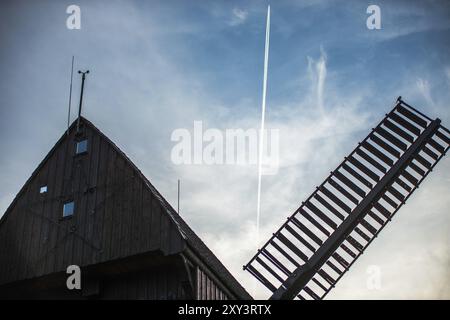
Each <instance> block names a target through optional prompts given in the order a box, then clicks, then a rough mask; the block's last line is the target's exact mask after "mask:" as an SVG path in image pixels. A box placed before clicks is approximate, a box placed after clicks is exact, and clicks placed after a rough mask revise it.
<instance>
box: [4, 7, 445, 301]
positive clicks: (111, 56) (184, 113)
mask: <svg viewBox="0 0 450 320" xmlns="http://www.w3.org/2000/svg"><path fill="white" fill-rule="evenodd" d="M269 3H270V4H271V10H272V16H271V47H270V57H269V81H268V97H267V99H268V100H267V114H266V120H267V125H268V127H270V128H276V129H279V130H280V140H281V146H280V148H281V149H280V157H281V159H280V161H281V163H280V170H279V173H278V174H277V175H275V176H267V177H264V178H263V194H262V213H261V214H262V229H261V232H262V236H261V237H262V238H265V236H266V235H270V234H271V233H272V232H273V231H274V230H275V229H276V227H277V226H279V224H280V223H281V222H282V221H283V220H284V218H285V217H286V216H287V215H288V214H290V213H291V212H292V210H294V209H295V208H297V206H298V205H299V204H300V202H301V201H302V200H304V198H306V196H308V195H309V194H310V193H311V192H312V191H313V187H314V186H315V185H317V184H318V183H320V182H321V181H322V180H323V179H324V178H325V177H326V175H327V173H328V172H329V171H330V170H332V169H333V168H334V167H336V166H337V164H338V163H339V162H340V161H341V160H342V158H343V157H344V156H345V155H346V154H348V153H349V152H350V151H351V149H352V148H353V147H354V146H355V145H356V143H357V142H358V141H360V140H361V139H362V138H363V137H364V136H365V135H367V133H368V130H369V128H371V127H373V126H374V125H375V124H376V123H377V122H378V121H379V120H380V119H381V117H382V116H383V115H384V114H385V113H386V112H388V111H389V110H390V108H391V107H392V104H393V102H394V100H395V99H396V98H397V96H399V95H401V96H403V98H404V99H405V101H407V102H408V103H410V104H412V105H414V106H416V107H417V108H419V109H420V110H422V111H423V112H424V113H426V114H427V115H429V116H431V117H439V118H441V119H442V120H443V123H444V124H447V127H448V126H449V124H450V109H449V105H448V103H449V101H450V93H449V92H450V90H449V89H450V55H449V52H450V36H449V35H450V29H449V28H450V6H449V4H448V2H446V1H414V2H412V1H395V2H394V1H376V2H372V1H370V2H367V1H325V0H319V1H311V0H308V1H276V2H275V1H273V2H269V1H145V2H144V1H2V2H1V4H0V8H1V10H0V41H1V43H2V49H1V50H0V67H1V70H2V76H1V78H0V148H1V150H3V152H2V153H1V155H0V180H1V181H2V184H1V185H0V215H1V214H2V213H3V212H4V211H5V210H6V208H7V206H8V205H9V203H10V202H11V201H12V199H13V197H14V196H15V194H16V193H17V192H18V191H19V189H20V188H21V186H22V185H23V183H24V182H25V181H26V179H27V178H28V177H29V175H30V174H31V173H32V171H33V170H34V169H35V167H36V166H37V164H38V163H39V162H40V161H41V160H42V158H43V157H44V156H45V155H46V153H47V152H48V151H49V150H50V148H51V147H52V146H53V145H54V143H55V142H56V140H57V139H58V138H59V137H60V135H61V134H62V132H63V131H64V129H65V127H66V119H67V104H68V103H67V101H68V89H69V75H70V61H71V56H72V55H75V68H76V69H75V71H76V70H78V69H83V70H84V69H90V70H91V73H90V74H89V76H88V79H87V82H86V91H85V100H84V101H85V103H84V110H83V114H84V115H85V116H86V117H87V118H88V119H89V120H91V121H92V122H93V123H94V124H95V125H96V126H98V127H99V128H100V129H101V130H102V131H103V132H104V133H105V134H106V135H108V136H109V137H110V138H111V139H112V140H113V141H114V142H116V143H117V144H118V146H119V147H120V148H121V149H122V150H123V151H124V152H125V153H127V155H128V156H129V157H130V158H131V159H132V160H133V161H134V162H135V163H136V165H137V166H138V167H139V168H140V169H141V170H142V171H143V172H144V174H145V175H146V176H147V177H148V178H149V179H150V180H151V181H152V182H153V183H154V185H155V186H156V187H157V188H158V189H159V190H160V191H161V192H162V194H163V195H165V196H166V197H167V199H168V200H169V201H170V202H171V203H172V204H175V200H176V181H177V179H178V178H181V180H182V187H183V193H182V205H181V208H182V214H183V216H184V217H185V219H186V220H187V221H188V222H189V223H190V224H191V226H192V227H193V229H194V230H196V231H197V232H198V234H199V235H200V236H201V237H202V238H203V239H205V241H206V243H207V244H208V245H209V246H210V247H211V248H212V249H213V251H214V252H216V253H217V255H218V256H219V257H220V258H221V260H222V261H223V262H224V264H225V265H226V266H227V267H228V268H229V269H230V270H231V271H232V272H233V274H235V276H236V277H237V278H238V279H239V280H240V281H242V282H243V283H244V284H245V285H246V287H247V288H249V290H250V291H252V290H253V291H252V292H253V293H254V294H255V296H257V297H266V296H267V292H266V291H265V290H264V289H262V288H261V287H259V286H258V285H257V284H254V283H253V282H252V279H251V276H250V275H249V274H245V273H244V272H243V271H242V270H241V266H242V265H243V264H244V263H246V262H247V260H248V259H249V258H250V257H251V256H252V254H253V253H254V252H255V250H254V249H255V248H254V247H253V246H252V245H251V244H252V241H251V239H250V238H249V237H250V236H251V235H254V233H253V232H254V217H255V210H256V183H257V175H256V168H254V167H252V166H248V167H245V166H243V167H236V166H176V165H173V164H172V163H171V161H170V150H171V148H172V146H173V142H172V141H170V135H171V132H172V131H173V130H175V129H177V128H188V129H191V128H192V126H193V121H194V120H202V121H203V122H204V124H205V125H207V126H208V127H212V128H219V129H226V128H253V127H255V128H257V127H258V126H259V121H260V108H261V91H262V74H263V69H262V66H263V50H264V33H265V14H266V10H267V5H268V4H269ZM71 4H76V5H79V6H80V8H81V30H69V29H67V28H66V19H67V17H68V14H66V8H67V7H68V6H69V5H71ZM370 4H377V5H378V6H379V7H380V9H381V27H382V28H381V30H368V29H367V27H366V19H367V17H368V14H367V13H366V9H367V7H368V6H369V5H370ZM74 80H75V81H74V91H73V92H74V99H73V104H72V105H73V106H74V107H75V108H76V106H77V104H78V94H79V83H80V81H79V78H78V76H77V75H76V76H75V79H74ZM319 83H322V86H319ZM319 97H320V98H319ZM320 101H322V102H320ZM74 117H75V112H73V113H72V120H73V119H74ZM449 169H450V164H449V161H448V159H445V160H443V162H442V164H440V165H439V166H438V168H437V170H436V172H435V173H434V174H433V175H431V176H430V179H428V181H426V182H425V183H424V186H426V187H424V188H423V190H421V191H420V192H418V194H417V195H415V196H413V197H412V198H411V201H410V202H411V203H409V205H408V206H407V207H405V208H404V209H403V210H402V211H401V212H400V213H399V218H398V220H397V221H394V222H393V226H389V227H388V228H386V230H385V231H384V233H385V234H384V235H382V236H381V237H380V240H379V242H378V241H377V243H374V244H373V248H371V249H369V250H368V254H367V256H364V257H363V258H361V260H360V261H359V262H358V263H357V264H355V266H354V270H352V272H350V273H349V274H348V275H346V276H345V277H344V279H343V280H342V282H341V283H340V285H339V286H338V287H337V288H336V289H335V291H334V292H333V295H331V296H330V297H334V298H347V297H355V295H356V296H357V297H362V298H379V297H386V298H432V297H446V298H450V287H449V285H450V284H449V283H448V279H449V274H448V270H449V269H450V268H449V263H450V257H449V255H448V252H449V251H450V250H448V249H449V245H450V239H449V237H448V234H449V230H448V229H449V225H450V218H448V207H449V205H450V202H449V200H448V199H447V196H446V195H447V194H448V184H449V181H450V175H449V174H448V172H450V170H449ZM430 196H431V197H432V199H433V201H432V205H431V206H428V207H424V205H423V203H424V202H425V199H426V198H427V197H428V198H429V197H430ZM424 211H426V213H427V214H426V215H424ZM430 217H432V218H430ZM211 221H214V223H211ZM236 221H239V223H236ZM411 237H413V238H414V240H411ZM381 238H382V239H381ZM425 240H427V242H425ZM393 243H394V244H396V245H395V246H394V245H393ZM397 246H398V247H397ZM394 250H400V251H401V252H403V254H400V253H399V252H394ZM371 252H372V253H371ZM399 259H400V262H399ZM430 259H431V260H433V261H434V263H432V264H429V263H428V261H430ZM373 264H376V265H379V266H380V267H381V268H382V270H383V275H384V279H385V281H384V282H383V283H384V285H383V289H382V290H378V291H371V290H368V289H367V288H366V277H367V274H366V268H367V266H368V265H373ZM399 265H403V266H409V267H405V268H406V271H402V270H399ZM423 270H426V271H427V272H424V271H423ZM424 274H425V275H424ZM411 279H415V280H414V282H412V281H411ZM444 279H446V281H443V280H444Z"/></svg>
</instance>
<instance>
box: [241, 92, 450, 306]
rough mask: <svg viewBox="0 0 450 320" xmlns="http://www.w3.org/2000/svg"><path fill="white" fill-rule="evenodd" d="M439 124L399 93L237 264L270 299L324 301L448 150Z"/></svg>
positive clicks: (449, 136)
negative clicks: (372, 125) (368, 130)
mask: <svg viewBox="0 0 450 320" xmlns="http://www.w3.org/2000/svg"><path fill="white" fill-rule="evenodd" d="M440 122H441V121H440V120H439V119H436V120H432V119H430V118H429V117H427V116H425V115H424V114H422V113H421V112H419V111H417V110H416V109H414V108H413V107H411V106H409V105H408V104H406V103H405V102H404V101H402V100H401V99H400V98H399V99H398V100H397V103H396V106H395V107H394V109H393V110H392V111H391V112H390V113H389V114H387V115H386V117H385V118H384V119H383V120H382V121H381V122H380V123H379V124H378V126H377V127H376V128H374V129H373V130H372V132H371V133H370V134H369V135H368V136H367V137H366V138H365V139H364V140H363V141H362V142H361V143H359V144H358V146H357V147H356V148H355V149H354V150H353V151H352V152H351V153H350V155H349V156H348V157H346V158H345V160H344V161H343V162H342V163H341V164H340V165H339V166H338V167H337V169H336V170H334V171H333V172H332V173H331V174H330V175H329V176H328V177H327V179H325V181H324V182H323V183H322V184H321V185H320V186H319V187H317V188H316V190H315V191H314V192H313V193H312V194H311V196H309V198H308V199H307V200H306V201H305V202H302V204H301V206H300V207H299V208H298V209H297V210H296V211H295V212H294V214H292V215H291V216H290V217H289V218H288V219H287V221H286V222H285V223H284V224H283V225H282V226H281V228H280V229H278V230H277V232H276V233H274V234H273V236H272V237H271V238H270V240H269V241H268V242H267V243H266V244H265V245H264V246H263V247H262V248H261V249H260V250H258V253H257V254H256V255H255V256H254V257H253V258H252V259H251V260H250V261H249V262H248V264H247V265H245V266H244V270H247V271H248V272H250V273H251V274H252V275H253V276H254V277H256V278H257V279H258V280H259V281H260V282H261V283H262V284H264V285H265V286H266V287H267V288H268V289H269V290H270V291H271V292H272V296H271V299H294V298H299V299H323V298H324V297H325V296H326V295H327V294H328V292H329V291H330V290H331V289H332V288H333V287H334V286H335V285H336V283H337V282H338V281H339V279H340V278H341V277H342V276H343V275H344V274H345V272H346V271H347V270H348V269H349V268H350V267H351V265H352V264H353V263H354V262H355V261H356V260H357V259H358V257H359V256H360V255H361V254H362V253H363V252H364V251H365V249H366V248H367V246H368V245H369V244H370V243H371V242H372V241H373V240H374V239H375V237H376V236H377V235H378V234H379V232H380V231H381V230H382V229H383V228H384V227H385V226H386V224H387V223H388V222H389V221H390V220H391V219H392V217H393V215H394V214H395V213H396V212H397V211H398V210H399V209H400V208H401V206H402V205H403V204H404V203H405V201H406V200H407V199H408V198H409V197H410V195H411V194H412V193H413V192H414V190H416V189H417V188H418V186H419V185H420V183H421V182H422V181H423V180H424V179H425V177H426V176H427V175H428V174H429V173H430V172H431V171H432V169H433V168H434V166H435V165H436V164H437V163H438V162H439V160H440V159H441V158H442V157H443V156H444V155H445V153H446V152H447V150H448V148H449V146H450V131H449V130H448V129H446V128H444V127H443V126H441V124H440Z"/></svg>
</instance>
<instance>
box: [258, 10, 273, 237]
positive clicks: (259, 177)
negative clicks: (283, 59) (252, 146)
mask: <svg viewBox="0 0 450 320" xmlns="http://www.w3.org/2000/svg"><path fill="white" fill-rule="evenodd" d="M269 35H270V5H269V6H268V7H267V24H266V43H265V48H264V80H263V96H262V107H261V109H262V110H261V129H260V134H259V157H258V204H257V207H256V234H257V236H258V241H257V242H259V218H260V214H261V175H262V156H263V145H264V143H263V142H264V119H265V115H266V93H267V67H268V62H269Z"/></svg>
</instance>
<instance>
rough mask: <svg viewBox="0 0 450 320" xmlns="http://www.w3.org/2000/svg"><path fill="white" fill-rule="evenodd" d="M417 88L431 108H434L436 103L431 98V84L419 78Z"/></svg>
mask: <svg viewBox="0 0 450 320" xmlns="http://www.w3.org/2000/svg"><path fill="white" fill-rule="evenodd" d="M416 86H417V89H418V90H419V93H420V94H421V95H422V97H423V98H424V99H425V101H426V102H427V103H428V105H429V106H430V107H434V106H435V103H434V101H433V98H432V97H431V92H430V84H429V83H428V81H427V80H424V79H422V78H417V80H416Z"/></svg>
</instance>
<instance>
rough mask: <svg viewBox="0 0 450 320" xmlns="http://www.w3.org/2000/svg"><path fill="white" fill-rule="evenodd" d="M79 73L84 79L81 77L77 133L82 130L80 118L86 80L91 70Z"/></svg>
mask: <svg viewBox="0 0 450 320" xmlns="http://www.w3.org/2000/svg"><path fill="white" fill-rule="evenodd" d="M78 73H80V74H81V75H82V77H81V93H80V106H79V107H78V121H77V132H78V131H79V130H80V117H81V106H82V105H83V91H84V80H85V79H86V74H88V73H89V70H86V71H85V72H82V71H80V70H78Z"/></svg>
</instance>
